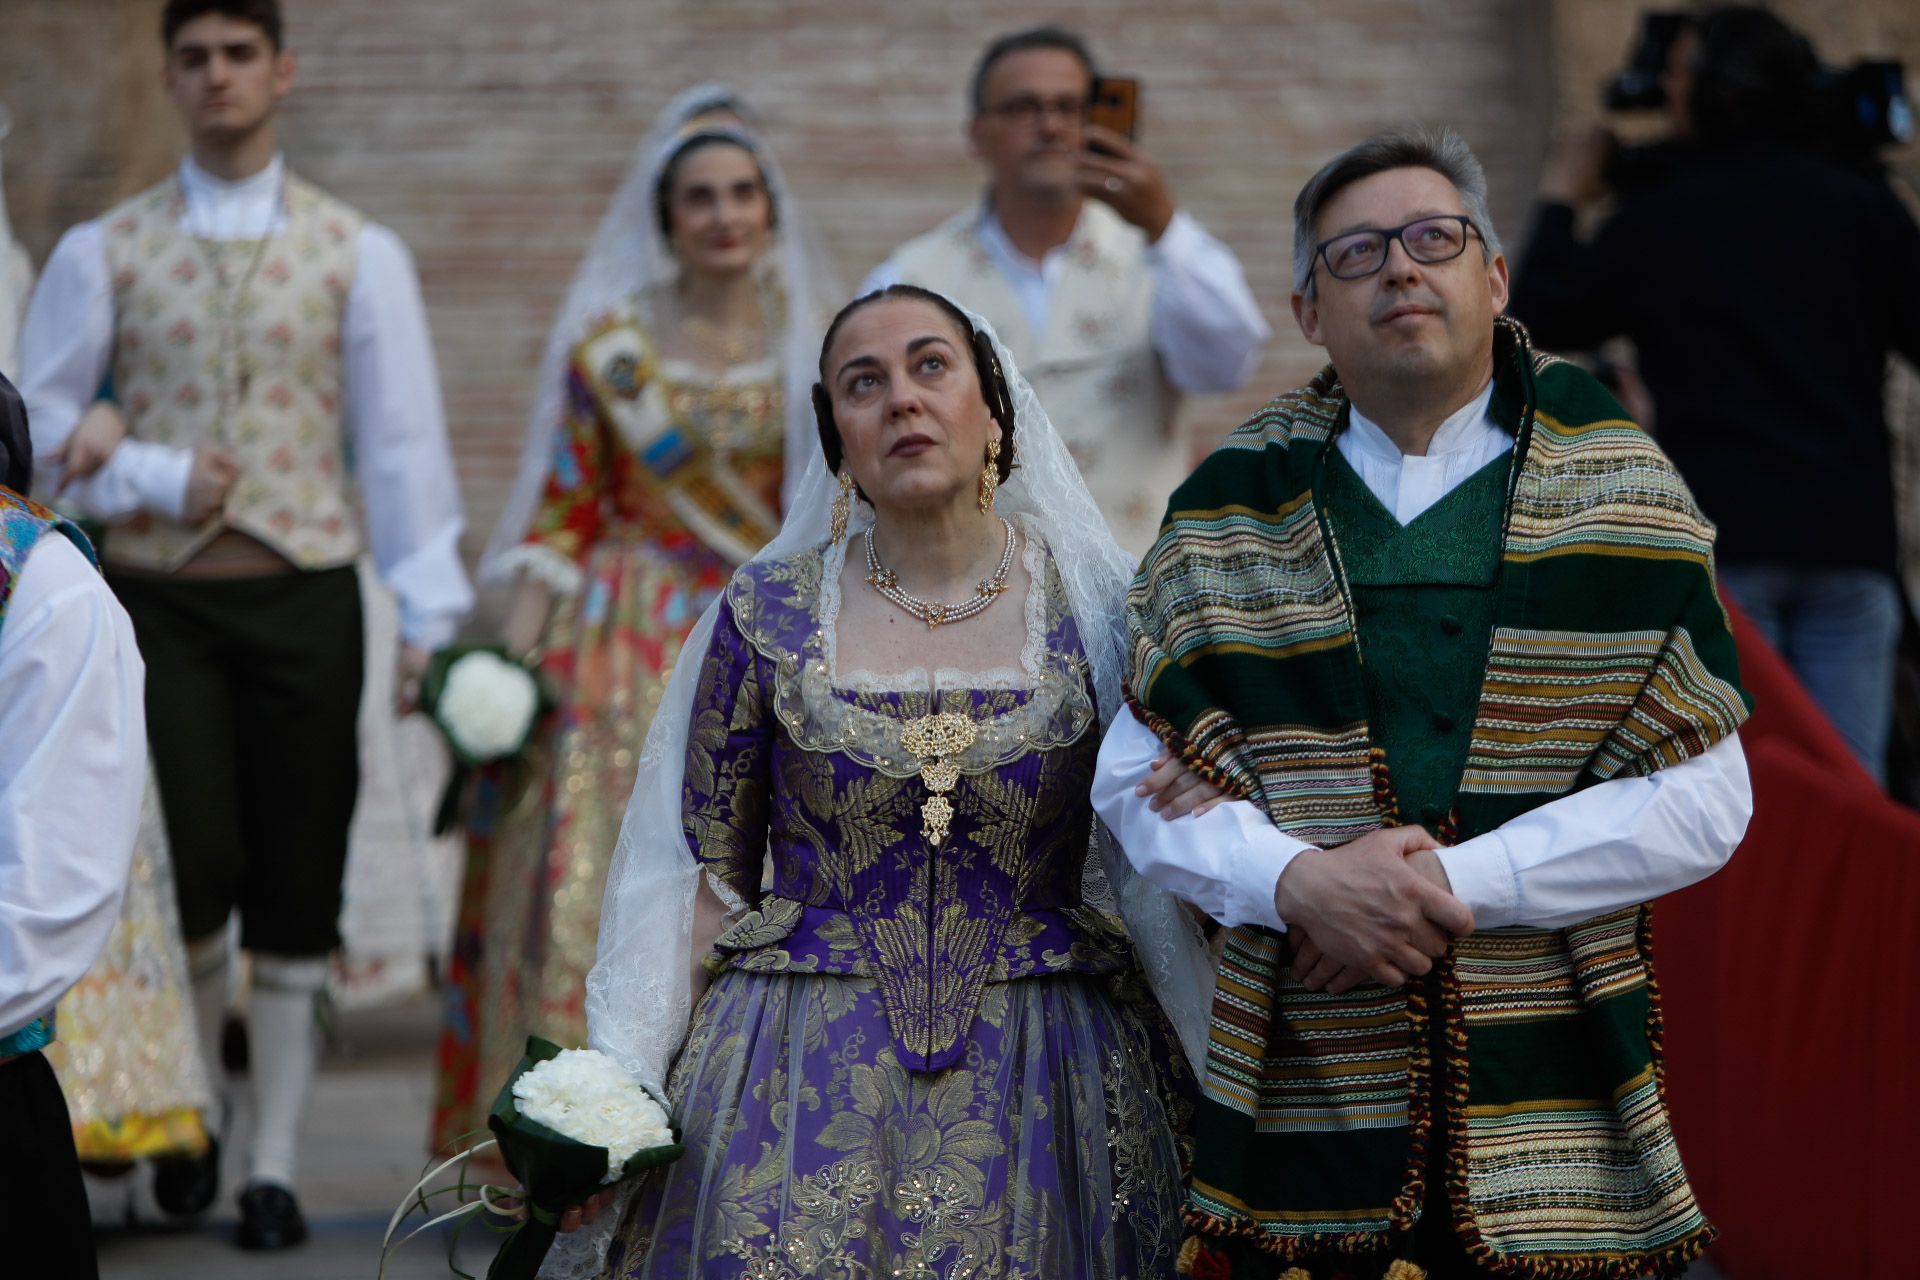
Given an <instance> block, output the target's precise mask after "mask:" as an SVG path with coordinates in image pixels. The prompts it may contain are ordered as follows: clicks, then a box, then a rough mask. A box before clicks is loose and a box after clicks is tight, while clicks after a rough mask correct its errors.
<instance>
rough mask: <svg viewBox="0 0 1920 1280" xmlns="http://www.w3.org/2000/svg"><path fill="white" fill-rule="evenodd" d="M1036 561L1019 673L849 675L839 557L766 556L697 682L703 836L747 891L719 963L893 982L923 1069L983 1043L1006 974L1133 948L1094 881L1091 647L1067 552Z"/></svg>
mask: <svg viewBox="0 0 1920 1280" xmlns="http://www.w3.org/2000/svg"><path fill="white" fill-rule="evenodd" d="M1029 563H1030V564H1032V565H1035V566H1036V567H1037V569H1038V571H1037V572H1036V573H1035V575H1034V579H1035V581H1034V587H1033V589H1032V590H1031V591H1030V593H1029V596H1028V599H1027V602H1026V605H1025V608H1026V610H1027V615H1026V621H1027V627H1028V644H1027V647H1026V653H1025V655H1024V658H1023V662H1022V666H1021V669H1020V670H1018V671H1012V670H1009V671H1006V672H1003V673H990V674H988V675H986V676H982V677H977V678H964V677H954V678H942V679H940V680H937V681H935V682H934V684H933V687H931V688H930V687H929V684H928V681H927V680H926V679H924V678H923V679H921V680H920V681H919V682H918V687H917V688H913V687H900V686H902V685H910V684H912V683H913V682H910V681H899V682H881V681H876V680H874V679H872V678H863V677H858V676H849V677H848V678H846V679H844V680H843V679H842V678H841V677H840V675H839V673H838V672H837V671H836V670H835V655H834V644H833V619H832V617H831V616H830V615H831V614H832V613H833V612H834V611H835V609H836V607H837V601H836V599H835V591H834V585H833V582H832V581H830V580H828V579H827V577H826V575H828V574H831V573H835V572H837V567H838V560H837V557H834V556H833V555H831V554H823V553H822V552H820V551H808V552H803V553H800V554H798V555H795V556H792V557H789V558H786V559H783V560H778V561H772V562H767V563H762V564H754V565H750V566H749V567H748V568H747V569H745V570H742V571H741V572H740V573H739V574H738V575H736V576H735V578H734V580H733V582H732V583H731V585H730V586H729V587H728V590H727V594H726V597H725V599H724V601H723V604H722V608H721V612H720V615H719V619H718V622H717V624H716V627H715V631H714V639H713V644H712V648H711V649H710V651H709V654H708V658H707V664H706V667H705V668H704V670H703V672H702V677H701V681H702V684H701V688H700V690H699V692H698V694H697V695H696V704H695V710H694V720H693V724H692V727H691V731H690V733H689V747H688V766H687V782H686V793H685V821H686V833H687V839H688V842H689V844H690V846H691V848H692V850H693V852H694V854H695V856H696V857H697V858H698V859H699V860H700V861H701V862H702V864H703V865H705V866H706V868H707V869H708V871H709V872H710V873H711V874H712V875H713V876H714V877H715V878H716V879H718V880H719V881H720V882H721V883H722V884H723V885H724V886H726V888H727V889H728V890H730V891H731V893H732V894H733V895H734V896H735V897H737V898H738V900H739V901H740V902H741V903H743V904H745V905H746V906H747V907H748V910H746V911H745V913H744V914H742V915H741V916H739V917H738V918H737V919H736V920H735V921H734V923H733V924H732V926H731V927H730V928H729V929H728V930H727V931H726V932H725V934H723V935H722V937H721V938H720V940H719V942H718V945H717V947H716V957H717V958H716V960H714V961H712V962H710V963H714V964H717V965H719V966H726V967H732V968H737V969H742V970H747V971H753V972H785V973H842V974H861V975H866V976H870V977H872V978H874V979H875V980H876V983H877V986H878V988H879V990H880V993H881V997H882V1003H883V1004H884V1007H885V1009H886V1013H887V1021H888V1024H889V1030H890V1032H891V1035H892V1038H893V1041H894V1045H895V1050H896V1052H897V1054H898V1056H899V1059H900V1061H901V1063H902V1064H903V1065H905V1066H907V1067H908V1068H909V1069H911V1070H915V1071H939V1070H941V1069H943V1068H945V1067H947V1066H949V1065H951V1064H952V1063H953V1062H954V1061H955V1060H956V1058H957V1057H958V1056H959V1055H960V1054H962V1053H963V1052H964V1050H965V1047H966V1045H967V1043H968V1032H969V1030H970V1029H971V1027H972V1025H973V1021H974V1019H975V1017H976V1016H977V1014H978V1011H979V1008H980V1002H981V998H982V994H983V992H984V991H985V989H986V986H987V984H988V983H990V982H1001V981H1008V980H1012V979H1019V978H1028V977H1034V976H1037V975H1042V974H1048V973H1066V972H1072V973H1083V974H1099V973H1116V972H1119V971H1121V970H1124V969H1126V968H1128V967H1129V966H1130V964H1131V957H1130V953H1129V950H1128V946H1127V942H1126V938H1125V935H1124V933H1122V931H1121V929H1120V926H1119V924H1118V922H1117V921H1116V920H1114V919H1113V918H1112V917H1111V916H1109V915H1107V914H1105V913H1104V912H1102V911H1100V910H1097V909H1095V908H1094V907H1092V906H1090V905H1088V903H1087V901H1086V892H1085V885H1084V884H1083V880H1084V878H1085V877H1084V871H1085V868H1086V861H1087V853H1088V848H1089V836H1090V833H1091V823H1092V810H1091V807H1090V805H1089V802H1088V786H1089V782H1090V779H1091V776H1092V771H1093V766H1094V757H1095V753H1096V750H1097V746H1098V722H1097V715H1096V710H1095V704H1094V699H1093V693H1092V689H1091V686H1090V684H1089V682H1088V678H1087V670H1086V658H1085V654H1084V652H1083V650H1082V648H1081V645H1080V640H1079V634H1078V631H1077V629H1076V627H1075V624H1074V620H1073V618H1072V616H1071V614H1070V612H1069V611H1068V608H1067V604H1066V595H1065V592H1064V590H1063V589H1062V588H1061V585H1060V582H1059V579H1058V576H1057V574H1056V573H1055V572H1054V570H1053V567H1052V563H1051V561H1050V560H1042V559H1041V558H1039V557H1035V558H1034V559H1033V560H1030V562H1029ZM823 585H824V587H825V590H824V591H823ZM1008 606H1012V607H1020V606H1018V605H1016V604H1015V601H1014V600H1013V599H1012V598H1009V599H1008V600H1007V601H1006V602H1005V604H1003V605H1002V606H1001V607H1003V608H1005V607H1008ZM948 684H952V685H953V687H945V686H946V685H948ZM889 686H891V687H889ZM934 717H939V718H938V719H935V718H934ZM937 797H944V800H945V801H946V805H947V806H948V808H946V809H945V810H944V811H943V812H942V813H941V815H940V816H939V817H933V816H930V815H932V814H933V813H934V811H935V810H939V809H941V808H942V806H941V805H940V803H939V799H938V798H937ZM942 819H944V828H945V829H944V831H942V830H940V828H941V826H942ZM936 835H937V836H938V839H937V840H936V839H935V838H934V836H936ZM763 851H764V852H765V853H770V854H771V864H772V878H771V882H770V884H768V886H767V887H766V888H764V889H763V887H762V885H763V875H764V863H763Z"/></svg>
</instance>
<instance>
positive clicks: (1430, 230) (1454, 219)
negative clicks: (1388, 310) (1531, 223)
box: [1313, 213, 1485, 280]
mask: <svg viewBox="0 0 1920 1280" xmlns="http://www.w3.org/2000/svg"><path fill="white" fill-rule="evenodd" d="M1469 232H1471V233H1472V234H1473V235H1476V236H1477V235H1480V229H1479V228H1478V227H1476V226H1474V225H1473V219H1471V218H1467V217H1463V216H1461V215H1460V214H1457V213H1448V214H1440V215H1437V216H1435V217H1431V218H1418V219H1415V220H1414V221H1412V222H1409V223H1407V224H1406V225H1405V226H1402V227H1388V228H1385V229H1383V230H1380V231H1350V232H1348V233H1347V234H1346V235H1343V236H1335V237H1334V238H1333V239H1331V240H1322V241H1321V242H1320V243H1319V244H1317V245H1315V246H1313V253H1314V256H1315V257H1316V258H1320V259H1324V260H1325V261H1326V264H1327V272H1328V274H1330V275H1332V276H1333V278H1334V279H1335V280H1363V279H1365V278H1366V277H1368V276H1370V275H1373V274H1374V273H1375V272H1377V271H1379V270H1380V268H1382V267H1384V266H1386V265H1387V252H1388V250H1390V249H1391V248H1392V247H1393V242H1394V241H1395V240H1398V241H1399V242H1400V247H1401V248H1403V249H1405V250H1406V251H1407V256H1408V257H1409V258H1412V259H1413V260H1414V261H1415V262H1419V263H1425V264H1427V265H1429V266H1430V265H1432V264H1433V263H1436V262H1451V261H1452V260H1453V259H1455V258H1457V257H1459V256H1460V255H1461V254H1463V253H1465V252H1466V251H1467V236H1468V233H1469ZM1481 238H1482V239H1483V240H1484V239H1485V237H1484V236H1482V237H1481Z"/></svg>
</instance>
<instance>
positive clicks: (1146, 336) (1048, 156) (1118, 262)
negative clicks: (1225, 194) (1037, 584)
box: [861, 27, 1272, 553]
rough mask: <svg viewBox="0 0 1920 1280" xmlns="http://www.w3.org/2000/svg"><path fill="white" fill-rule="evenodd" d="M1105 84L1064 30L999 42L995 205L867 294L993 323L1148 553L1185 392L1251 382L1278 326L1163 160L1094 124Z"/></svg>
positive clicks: (981, 142)
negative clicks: (916, 297) (1093, 107)
mask: <svg viewBox="0 0 1920 1280" xmlns="http://www.w3.org/2000/svg"><path fill="white" fill-rule="evenodd" d="M1094 76H1095V71H1094V65H1093V57H1092V55H1091V54H1090V53H1088V51H1087V47H1086V45H1085V43H1083V42H1082V41H1081V39H1080V37H1078V36H1077V35H1074V34H1073V33H1071V32H1068V31H1063V30H1060V29H1059V28H1057V27H1040V28H1035V29H1033V30H1029V31H1020V32H1015V33H1013V34H1011V35H1005V36H1001V37H1000V38H999V39H997V40H995V41H994V42H993V43H992V44H990V45H988V46H987V50H986V52H985V53H984V54H982V55H981V58H980V62H979V64H978V65H977V66H976V68H975V69H974V73H973V89H972V109H973V115H972V120H971V122H970V124H969V125H968V130H967V136H968V138H969V140H970V141H971V143H972V146H973V150H974V153H975V154H976V155H978V156H979V157H980V159H981V160H982V161H983V162H985V164H986V166H987V170H988V173H989V177H990V186H989V187H988V190H987V193H986V197H985V198H984V199H983V200H981V201H980V202H978V203H977V204H975V205H973V206H972V207H970V208H968V209H966V210H963V211H962V212H961V213H959V214H958V215H956V216H955V217H953V218H952V219H950V220H948V221H947V222H946V223H945V224H944V225H942V226H941V227H939V228H937V229H935V230H933V231H931V232H928V233H927V234H926V235H923V236H920V237H919V238H917V239H915V240H911V241H909V242H907V243H906V244H904V245H902V246H901V247H900V249H899V250H898V251H896V252H895V253H894V255H893V256H892V257H891V258H889V259H888V260H887V261H886V262H884V263H882V264H881V265H880V266H879V267H878V268H876V269H875V270H874V272H873V273H872V274H871V275H869V276H868V277H867V280H866V283H865V284H864V285H862V286H861V292H862V293H868V292H872V291H873V290H876V289H884V288H885V287H886V286H888V285H890V284H895V283H899V282H903V281H904V282H906V283H908V284H917V285H921V286H923V287H925V288H929V289H932V290H934V291H936V292H938V293H943V294H945V295H946V296H948V297H950V298H952V299H954V300H955V301H957V302H959V303H961V304H962V305H964V306H967V307H970V308H972V309H973V310H974V311H977V312H979V313H980V314H981V315H983V316H985V317H986V318H987V319H988V320H990V321H991V322H992V323H993V326H994V329H995V330H996V331H997V332H998V333H999V334H1000V337H1001V338H1002V340H1004V341H1005V342H1006V344H1007V346H1008V348H1009V349H1010V350H1011V351H1012V352H1013V355H1014V358H1015V359H1016V360H1018V361H1019V362H1020V368H1021V370H1022V371H1023V372H1025V373H1026V375H1027V377H1028V378H1029V379H1030V380H1031V381H1032V383H1033V387H1034V390H1035V392H1037V393H1038V395H1039V397H1040V401H1041V403H1043V404H1045V405H1046V406H1047V411H1048V413H1049V414H1051V415H1052V417H1053V420H1054V421H1055V422H1057V423H1059V424H1060V429H1061V434H1062V435H1064V436H1065V437H1066V440H1067V445H1068V447H1069V448H1070V449H1072V451H1073V456H1074V460H1075V461H1076V462H1077V463H1078V464H1079V466H1080V471H1081V474H1082V475H1084V476H1085V477H1086V481H1087V487H1088V488H1089V489H1091V490H1092V491H1093V496H1094V499H1095V500H1096V501H1097V502H1099V504H1100V508H1101V511H1102V512H1103V514H1105V516H1106V517H1107V521H1108V523H1109V524H1110V525H1111V526H1112V527H1113V532H1114V536H1115V537H1116V538H1118V539H1119V541H1120V543H1121V545H1123V546H1125V547H1126V548H1127V549H1128V550H1130V551H1132V552H1135V553H1138V552H1140V551H1142V550H1144V549H1145V548H1146V546H1147V544H1148V543H1149V542H1151V541H1152V540H1153V535H1154V533H1155V531H1156V530H1157V529H1158V527H1159V519H1160V511H1161V507H1162V506H1163V504H1164V503H1165V501H1166V496H1167V493H1168V492H1169V491H1170V490H1171V489H1172V488H1173V486H1174V485H1175V484H1176V483H1178V481H1179V479H1180V477H1181V476H1183V475H1184V474H1186V469H1187V462H1186V456H1185V451H1184V450H1183V449H1182V447H1181V444H1180V440H1179V438H1178V436H1177V434H1176V432H1175V421H1174V419H1175V415H1176V412H1177V410H1178V408H1179V397H1180V393H1182V392H1212V391H1231V390H1233V389H1235V388H1237V387H1239V386H1241V385H1242V384H1244V383H1245V382H1246V380H1247V379H1248V378H1249V377H1251V376H1252V375H1253V369H1254V365H1255V364H1256V363H1257V362H1258V359H1259V350H1260V347H1261V345H1262V344H1263V343H1265V342H1266V340H1267V339H1268V338H1269V337H1270V336H1272V334H1271V331H1270V330H1269V329H1268V328H1267V324H1266V321H1265V320H1263V319H1262V318H1261V315H1260V308H1259V306H1258V305H1257V304H1256V303H1255V302H1254V300H1253V294H1252V293H1251V292H1250V291H1249V290H1248V288H1247V282H1246V277H1245V276H1244V275H1243V274H1242V272H1241V270H1240V263H1239V260H1238V259H1236V258H1235V257H1234V256H1233V252H1232V251H1231V250H1230V249H1228V248H1227V247H1226V246H1225V245H1223V244H1221V243H1220V242H1219V241H1218V240H1216V239H1214V238H1213V237H1212V236H1210V235H1208V234H1207V232H1206V231H1205V230H1204V229H1203V228H1202V227H1201V226H1200V224H1199V223H1198V222H1197V221H1195V220H1194V219H1193V217H1192V216H1191V215H1189V214H1187V213H1184V212H1182V211H1180V210H1179V209H1177V208H1176V207H1175V205H1174V202H1173V196H1172V193H1170V192H1169V191H1168V190H1167V184H1166V180H1165V179H1164V178H1163V177H1162V176H1161V173H1160V169H1159V167H1158V166H1157V165H1155V164H1154V163H1153V161H1152V160H1151V159H1149V158H1148V157H1147V155H1146V153H1145V152H1143V151H1141V150H1140V149H1139V148H1138V147H1136V146H1134V145H1133V143H1132V142H1130V141H1129V140H1128V139H1127V138H1126V137H1124V136H1123V135H1121V134H1119V133H1116V132H1114V131H1113V130H1111V129H1103V128H1100V127H1099V126H1098V125H1094V124H1090V123H1088V121H1087V108H1088V104H1089V102H1090V101H1091V95H1092V89H1093V81H1094ZM1088 196H1092V197H1093V199H1092V200H1091V201H1089V200H1088V199H1087V198H1086V197H1088Z"/></svg>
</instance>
